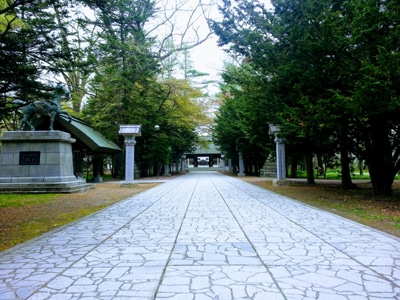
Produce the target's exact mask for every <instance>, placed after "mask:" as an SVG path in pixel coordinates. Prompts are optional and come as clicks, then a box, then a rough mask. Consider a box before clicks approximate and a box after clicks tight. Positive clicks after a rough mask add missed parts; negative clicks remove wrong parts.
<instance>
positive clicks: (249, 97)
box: [213, 63, 273, 174]
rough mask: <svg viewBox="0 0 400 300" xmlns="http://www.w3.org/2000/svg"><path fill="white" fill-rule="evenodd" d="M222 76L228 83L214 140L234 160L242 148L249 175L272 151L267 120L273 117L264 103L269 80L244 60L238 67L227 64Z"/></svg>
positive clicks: (258, 167)
mask: <svg viewBox="0 0 400 300" xmlns="http://www.w3.org/2000/svg"><path fill="white" fill-rule="evenodd" d="M222 77H223V79H224V82H225V86H224V87H223V88H222V90H223V91H222V93H221V95H220V97H221V98H222V101H223V102H222V105H221V107H220V110H219V113H218V114H217V118H216V122H215V123H216V124H215V126H214V130H213V132H214V140H215V143H216V144H218V145H219V146H220V149H221V151H222V152H223V153H225V154H226V155H228V157H230V158H232V159H233V161H234V162H236V161H237V156H238V154H237V152H238V151H241V152H242V153H243V158H244V161H245V168H246V174H252V173H253V172H254V173H256V174H258V173H259V170H260V169H261V167H262V166H263V164H264V162H265V159H266V157H267V156H268V154H269V151H268V150H267V149H268V148H267V146H269V147H270V146H271V136H269V135H268V124H269V123H268V120H272V119H273V116H272V114H270V112H269V111H268V109H267V108H268V106H266V105H265V102H268V99H266V98H265V96H266V95H265V93H264V87H265V86H266V83H265V82H263V80H261V79H260V77H259V76H258V74H257V72H256V70H254V69H253V68H252V66H251V65H249V64H245V63H244V64H242V65H241V66H238V67H236V66H234V65H228V66H227V68H226V71H225V72H224V73H223V74H222Z"/></svg>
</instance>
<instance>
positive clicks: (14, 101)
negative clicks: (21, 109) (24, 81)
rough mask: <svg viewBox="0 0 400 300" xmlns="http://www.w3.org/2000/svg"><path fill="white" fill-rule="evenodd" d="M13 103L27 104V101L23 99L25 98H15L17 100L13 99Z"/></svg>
mask: <svg viewBox="0 0 400 300" xmlns="http://www.w3.org/2000/svg"><path fill="white" fill-rule="evenodd" d="M11 103H14V104H21V105H24V104H26V102H25V101H23V100H19V99H15V100H13V101H12V102H11Z"/></svg>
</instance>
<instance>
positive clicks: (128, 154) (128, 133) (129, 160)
mask: <svg viewBox="0 0 400 300" xmlns="http://www.w3.org/2000/svg"><path fill="white" fill-rule="evenodd" d="M140 127H141V125H120V129H119V134H120V135H122V136H124V144H125V181H124V182H121V186H127V187H129V186H136V185H137V183H135V182H134V180H135V144H136V140H135V137H137V136H141V130H140Z"/></svg>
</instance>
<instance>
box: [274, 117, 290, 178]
mask: <svg viewBox="0 0 400 300" xmlns="http://www.w3.org/2000/svg"><path fill="white" fill-rule="evenodd" d="M280 131H281V130H280V126H279V125H274V124H270V125H269V134H270V135H273V136H275V139H274V142H275V143H276V175H277V176H276V177H277V178H276V179H275V180H274V181H273V184H274V185H289V184H290V181H289V180H287V179H286V157H285V139H283V138H281V137H279V136H278V133H279V132H280Z"/></svg>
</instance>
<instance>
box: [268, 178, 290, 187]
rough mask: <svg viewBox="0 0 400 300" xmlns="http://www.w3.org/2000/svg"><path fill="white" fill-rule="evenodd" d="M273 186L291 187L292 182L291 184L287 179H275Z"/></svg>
mask: <svg viewBox="0 0 400 300" xmlns="http://www.w3.org/2000/svg"><path fill="white" fill-rule="evenodd" d="M272 185H274V186H288V185H291V182H290V180H287V179H274V180H272Z"/></svg>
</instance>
